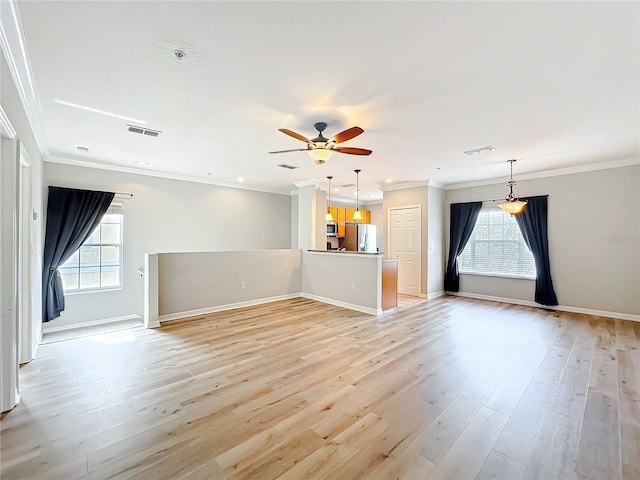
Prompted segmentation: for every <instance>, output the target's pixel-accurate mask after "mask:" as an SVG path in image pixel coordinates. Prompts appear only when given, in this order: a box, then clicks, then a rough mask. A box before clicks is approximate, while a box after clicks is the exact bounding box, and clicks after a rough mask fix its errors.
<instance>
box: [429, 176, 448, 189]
mask: <svg viewBox="0 0 640 480" xmlns="http://www.w3.org/2000/svg"><path fill="white" fill-rule="evenodd" d="M429 186H430V187H433V188H439V189H440V190H444V187H445V184H444V182H441V181H440V180H436V179H434V178H430V179H429Z"/></svg>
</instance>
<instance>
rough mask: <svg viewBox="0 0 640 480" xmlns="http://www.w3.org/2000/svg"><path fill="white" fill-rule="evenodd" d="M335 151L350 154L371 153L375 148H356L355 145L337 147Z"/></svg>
mask: <svg viewBox="0 0 640 480" xmlns="http://www.w3.org/2000/svg"><path fill="white" fill-rule="evenodd" d="M333 151H334V152H340V153H348V154H350V155H371V153H372V152H373V150H367V149H366V148H354V147H335V148H333Z"/></svg>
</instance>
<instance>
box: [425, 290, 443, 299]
mask: <svg viewBox="0 0 640 480" xmlns="http://www.w3.org/2000/svg"><path fill="white" fill-rule="evenodd" d="M442 296H444V290H440V291H439V292H435V293H429V294H428V295H427V300H433V299H434V298H438V297H442Z"/></svg>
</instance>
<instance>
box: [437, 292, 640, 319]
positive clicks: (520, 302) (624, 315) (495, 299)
mask: <svg viewBox="0 0 640 480" xmlns="http://www.w3.org/2000/svg"><path fill="white" fill-rule="evenodd" d="M446 293H447V295H453V296H456V297H466V298H475V299H477V300H487V301H490V302H501V303H510V304H513V305H523V306H525V307H535V308H542V309H545V310H554V311H556V310H557V311H560V312H571V313H582V314H585V315H594V316H596V317H608V318H617V319H620V320H631V321H632V322H640V315H635V314H633V313H620V312H610V311H607V310H594V309H591V308H581V307H572V306H570V305H555V306H547V305H540V304H539V303H536V302H532V301H531V300H520V299H517V298H506V297H494V296H493V295H482V294H480V293H466V292H446Z"/></svg>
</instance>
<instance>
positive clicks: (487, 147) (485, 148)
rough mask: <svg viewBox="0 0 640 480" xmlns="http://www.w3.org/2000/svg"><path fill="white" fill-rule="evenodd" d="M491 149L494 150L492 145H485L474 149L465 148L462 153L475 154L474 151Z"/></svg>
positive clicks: (479, 151)
mask: <svg viewBox="0 0 640 480" xmlns="http://www.w3.org/2000/svg"><path fill="white" fill-rule="evenodd" d="M492 150H495V147H493V146H492V145H487V146H486V147H480V148H474V149H471V150H466V151H465V152H464V153H466V154H467V155H475V154H476V153H481V152H490V151H492Z"/></svg>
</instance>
